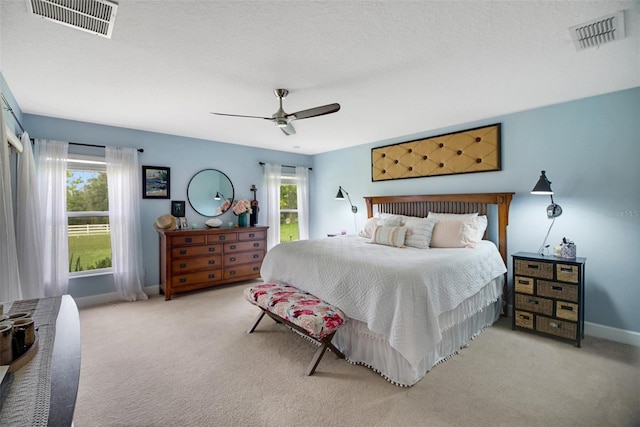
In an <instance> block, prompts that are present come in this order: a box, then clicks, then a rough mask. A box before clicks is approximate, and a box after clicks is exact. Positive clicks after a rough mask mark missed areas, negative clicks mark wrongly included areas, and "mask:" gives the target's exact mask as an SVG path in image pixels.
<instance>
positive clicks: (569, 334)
mask: <svg viewBox="0 0 640 427" xmlns="http://www.w3.org/2000/svg"><path fill="white" fill-rule="evenodd" d="M536 330H537V331H539V332H543V333H545V334H551V335H555V336H558V337H562V338H567V339H571V340H575V339H576V338H577V332H578V327H577V325H576V324H575V323H571V322H565V321H563V320H558V319H549V318H548V317H544V316H537V317H536Z"/></svg>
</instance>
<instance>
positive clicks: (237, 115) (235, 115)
mask: <svg viewBox="0 0 640 427" xmlns="http://www.w3.org/2000/svg"><path fill="white" fill-rule="evenodd" d="M210 114H215V115H216V116H230V117H246V118H250V119H264V120H271V121H273V117H262V116H244V115H242V114H226V113H213V112H212V113H210Z"/></svg>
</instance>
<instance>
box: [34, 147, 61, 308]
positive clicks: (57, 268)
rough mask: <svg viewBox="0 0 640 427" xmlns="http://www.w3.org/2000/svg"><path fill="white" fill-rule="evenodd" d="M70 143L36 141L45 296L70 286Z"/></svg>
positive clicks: (57, 293)
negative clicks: (68, 221)
mask: <svg viewBox="0 0 640 427" xmlns="http://www.w3.org/2000/svg"><path fill="white" fill-rule="evenodd" d="M68 147H69V144H68V143H67V142H63V141H51V140H43V139H38V140H36V144H35V149H36V150H35V159H36V167H37V170H38V174H37V177H38V178H37V181H38V190H37V191H38V193H39V198H40V203H39V205H40V213H41V220H40V226H41V227H42V233H43V242H42V271H43V284H44V295H45V296H47V297H52V296H59V295H64V294H66V293H67V290H68V288H69V242H68V240H67V239H68V237H67V236H68V233H67V158H68Z"/></svg>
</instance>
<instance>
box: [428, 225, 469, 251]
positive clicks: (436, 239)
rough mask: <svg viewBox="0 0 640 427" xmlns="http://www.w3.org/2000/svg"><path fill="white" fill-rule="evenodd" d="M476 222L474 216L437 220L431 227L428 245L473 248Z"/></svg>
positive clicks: (433, 246)
mask: <svg viewBox="0 0 640 427" xmlns="http://www.w3.org/2000/svg"><path fill="white" fill-rule="evenodd" d="M477 237H478V223H477V221H476V220H475V219H474V218H467V219H465V220H451V221H438V222H437V223H436V225H435V227H433V233H432V235H431V243H430V245H429V246H430V247H432V248H474V247H475V246H476V243H477V241H478V239H477Z"/></svg>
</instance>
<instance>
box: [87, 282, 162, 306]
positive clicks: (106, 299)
mask: <svg viewBox="0 0 640 427" xmlns="http://www.w3.org/2000/svg"><path fill="white" fill-rule="evenodd" d="M144 293H145V294H147V295H158V294H159V293H160V286H159V285H155V286H147V287H145V288H144ZM74 300H75V302H76V305H77V306H78V308H79V309H82V308H87V307H93V306H96V305H102V304H108V303H111V302H118V301H122V299H121V298H120V294H118V293H117V292H111V293H108V294H100V295H91V296H88V297H77V298H74Z"/></svg>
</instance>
